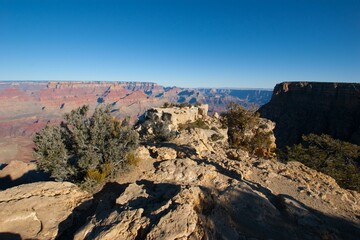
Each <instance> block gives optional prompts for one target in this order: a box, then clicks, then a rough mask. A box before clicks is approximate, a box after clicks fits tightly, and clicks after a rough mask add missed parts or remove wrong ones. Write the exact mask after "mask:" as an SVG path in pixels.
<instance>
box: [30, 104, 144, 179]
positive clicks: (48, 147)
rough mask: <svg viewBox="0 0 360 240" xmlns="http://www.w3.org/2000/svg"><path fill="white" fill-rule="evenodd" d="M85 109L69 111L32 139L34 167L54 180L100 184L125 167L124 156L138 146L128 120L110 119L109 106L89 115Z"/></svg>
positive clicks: (85, 107) (86, 107) (136, 135)
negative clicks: (55, 123) (35, 160)
mask: <svg viewBox="0 0 360 240" xmlns="http://www.w3.org/2000/svg"><path fill="white" fill-rule="evenodd" d="M88 110H89V107H88V106H82V107H79V108H77V109H75V110H72V111H71V112H70V113H68V114H65V117H64V118H65V121H64V122H62V123H61V124H60V125H59V126H50V125H47V126H46V127H45V128H44V129H42V130H41V131H40V132H38V133H36V134H35V136H34V143H35V148H34V156H35V157H36V159H37V165H38V167H39V168H40V169H41V170H44V171H45V172H49V173H50V174H51V176H52V177H54V178H55V179H56V180H57V181H70V182H73V183H77V184H79V185H83V184H84V185H88V184H87V183H86V182H92V183H93V182H95V183H97V182H98V183H100V182H103V181H104V180H106V179H109V178H111V177H114V176H116V175H117V174H118V173H119V171H121V170H122V169H124V168H125V167H126V166H127V165H128V162H127V161H126V154H127V153H128V152H131V151H132V150H134V149H135V148H136V147H137V145H138V138H139V137H138V134H137V133H136V132H135V131H134V130H132V129H131V128H130V127H129V125H128V121H125V120H124V121H122V122H121V121H118V120H116V119H115V118H114V117H112V115H111V107H110V106H109V105H108V106H106V107H99V108H96V109H95V111H94V113H93V115H92V116H88ZM90 185H92V184H90Z"/></svg>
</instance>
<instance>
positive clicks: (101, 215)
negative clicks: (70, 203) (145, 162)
mask: <svg viewBox="0 0 360 240" xmlns="http://www.w3.org/2000/svg"><path fill="white" fill-rule="evenodd" d="M136 184H137V185H139V186H142V188H143V189H144V190H145V192H146V194H147V197H143V196H138V197H136V196H135V197H134V198H132V199H130V200H129V201H127V202H126V203H124V204H117V203H116V200H117V198H118V197H120V196H121V195H122V194H123V193H124V191H126V188H127V187H128V186H129V184H118V183H108V184H106V185H105V186H104V188H103V189H102V190H101V191H100V192H98V193H96V194H95V195H94V198H93V199H92V200H89V201H87V202H84V203H83V204H81V205H80V206H79V207H78V208H76V209H75V210H74V211H73V213H72V214H71V215H70V216H69V217H68V218H67V219H66V220H64V221H63V222H62V223H61V224H60V225H59V233H60V234H59V235H58V236H57V237H56V239H73V238H74V236H75V234H76V232H77V231H78V230H79V229H81V228H82V227H83V226H84V225H86V224H87V223H88V222H89V221H91V222H92V223H100V224H95V226H94V227H93V228H92V229H91V230H90V231H89V232H88V233H87V234H86V237H85V239H94V238H96V237H97V236H99V234H101V233H102V232H104V231H107V230H108V229H110V228H111V227H112V226H113V225H114V224H115V225H116V224H117V223H118V222H117V221H119V220H118V219H117V220H115V222H112V223H110V224H101V222H103V221H105V222H106V221H108V218H111V216H110V215H111V214H113V213H114V212H116V213H117V215H120V214H121V213H122V212H123V211H127V210H129V209H130V210H131V209H139V208H142V209H144V212H143V216H144V217H146V218H148V219H149V224H148V225H147V226H146V227H145V228H144V229H140V230H139V232H138V235H137V239H144V238H145V236H146V235H147V234H148V232H149V231H150V230H151V229H152V228H153V227H154V226H155V225H157V224H158V222H159V220H160V219H161V217H163V216H164V215H166V214H167V213H168V212H170V211H172V210H173V209H174V208H175V207H176V204H175V203H172V204H170V205H169V206H166V207H165V208H164V206H165V205H166V204H167V203H168V201H169V200H170V199H172V198H173V197H174V196H175V195H177V194H178V193H179V192H180V189H181V188H180V186H177V185H174V184H168V183H159V184H156V183H154V182H151V181H147V180H141V181H137V182H136ZM162 208H164V209H162Z"/></svg>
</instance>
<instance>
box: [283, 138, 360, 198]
mask: <svg viewBox="0 0 360 240" xmlns="http://www.w3.org/2000/svg"><path fill="white" fill-rule="evenodd" d="M284 158H285V160H286V161H299V162H302V163H303V164H305V165H307V166H308V167H310V168H313V169H315V170H317V171H320V172H323V173H325V174H327V175H329V176H331V177H333V178H334V179H335V180H336V181H337V183H338V184H339V185H340V186H341V187H343V188H348V189H352V190H356V191H360V169H359V166H360V146H358V145H355V144H351V143H348V142H344V141H340V140H336V139H333V138H332V137H330V136H329V135H325V134H322V135H315V134H309V135H306V136H303V137H302V142H301V143H299V144H296V145H293V146H291V147H287V149H286V151H285V156H284Z"/></svg>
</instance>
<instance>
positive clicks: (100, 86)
mask: <svg viewBox="0 0 360 240" xmlns="http://www.w3.org/2000/svg"><path fill="white" fill-rule="evenodd" d="M271 92H272V91H271V90H266V89H264V90H244V89H243V90H241V89H206V88H202V89H186V88H178V87H163V86H160V85H158V84H156V83H148V82H106V81H96V82H83V81H72V82H70V81H68V82H66V81H60V82H58V81H11V82H10V81H9V82H8V81H3V82H0V163H5V164H7V163H9V162H10V161H12V160H21V161H31V160H33V159H34V158H33V156H32V147H33V144H32V135H33V134H34V133H35V132H37V131H39V130H40V129H42V128H43V127H44V126H45V125H46V124H48V123H50V124H53V123H54V124H56V123H59V122H60V121H61V120H62V117H63V114H64V113H67V112H69V111H71V110H72V109H74V108H76V107H79V106H82V105H84V104H87V105H89V106H90V109H91V110H94V109H95V108H96V106H98V105H100V104H111V105H112V107H113V110H112V111H113V114H114V116H115V117H117V118H124V117H130V120H131V121H132V122H134V121H136V119H137V118H138V117H139V116H140V115H141V114H143V113H144V112H145V111H146V110H147V109H149V108H151V107H159V106H162V105H163V104H164V103H165V102H169V103H178V104H181V103H190V104H194V103H196V102H200V103H207V104H209V112H210V114H213V113H214V112H222V111H224V110H225V108H226V106H227V105H228V103H230V102H236V103H239V104H242V105H244V106H250V105H253V104H254V105H257V106H261V105H263V104H265V103H267V102H268V101H269V100H270V97H271Z"/></svg>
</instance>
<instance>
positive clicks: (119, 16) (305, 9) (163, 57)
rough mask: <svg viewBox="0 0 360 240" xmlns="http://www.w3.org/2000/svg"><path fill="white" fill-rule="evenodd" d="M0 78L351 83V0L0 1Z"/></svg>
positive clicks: (357, 24)
mask: <svg viewBox="0 0 360 240" xmlns="http://www.w3.org/2000/svg"><path fill="white" fill-rule="evenodd" d="M0 80H109V81H151V82H157V83H159V84H162V85H165V86H174V85H176V86H181V87H236V88H241V87H255V88H269V87H270V88H271V87H273V86H274V85H275V84H276V83H278V82H282V81H296V80H307V81H338V82H360V0H247V1H242V0H234V1H228V0H221V1H220V0H219V1H211V0H163V1H158V0H153V1H152V0H142V1H140V0H127V1H121V0H118V1H109V0H101V1H100V0H98V1H91V0H73V1H69V0H61V1H60V0H24V1H18V0H0Z"/></svg>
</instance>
